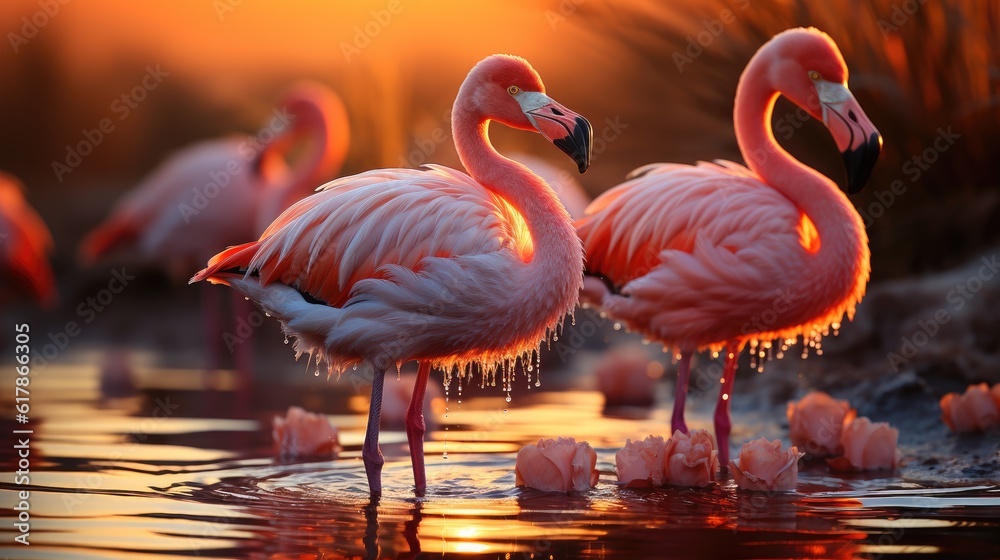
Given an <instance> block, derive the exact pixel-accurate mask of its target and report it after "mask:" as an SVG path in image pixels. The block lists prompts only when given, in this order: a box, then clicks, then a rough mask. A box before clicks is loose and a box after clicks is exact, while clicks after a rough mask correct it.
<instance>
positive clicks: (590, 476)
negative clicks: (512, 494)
mask: <svg viewBox="0 0 1000 560" xmlns="http://www.w3.org/2000/svg"><path fill="white" fill-rule="evenodd" d="M596 466H597V452H595V451H594V448H593V447H591V446H590V444H589V443H587V442H585V441H583V442H580V443H577V442H576V440H575V439H573V438H562V437H561V438H557V439H540V440H538V445H530V444H529V445H526V446H524V447H522V448H521V450H520V451H518V452H517V462H516V465H515V467H514V476H515V481H516V484H517V485H518V486H528V487H530V488H535V489H538V490H545V491H548V492H580V491H584V490H589V489H590V488H593V487H594V486H596V485H597V478H598V472H597V469H596Z"/></svg>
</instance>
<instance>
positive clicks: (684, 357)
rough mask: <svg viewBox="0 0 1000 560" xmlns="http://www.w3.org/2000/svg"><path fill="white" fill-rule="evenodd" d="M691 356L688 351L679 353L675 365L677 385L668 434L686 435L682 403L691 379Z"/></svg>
mask: <svg viewBox="0 0 1000 560" xmlns="http://www.w3.org/2000/svg"><path fill="white" fill-rule="evenodd" d="M691 355H692V352H691V351H690V350H686V351H684V352H681V361H680V363H679V364H678V365H677V385H676V387H674V414H673V416H672V417H671V419H670V433H673V432H676V431H677V430H680V431H681V432H682V433H685V434H686V433H688V428H687V424H685V423H684V402H685V401H686V400H687V392H688V383H689V380H690V378H691Z"/></svg>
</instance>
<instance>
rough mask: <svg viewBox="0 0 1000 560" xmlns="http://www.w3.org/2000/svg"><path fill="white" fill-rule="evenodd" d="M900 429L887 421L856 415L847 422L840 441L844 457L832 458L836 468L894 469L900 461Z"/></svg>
mask: <svg viewBox="0 0 1000 560" xmlns="http://www.w3.org/2000/svg"><path fill="white" fill-rule="evenodd" d="M898 439H899V430H897V429H895V428H892V427H890V426H889V424H887V423H885V422H872V421H871V420H869V419H867V418H856V419H855V420H854V421H852V422H850V423H848V424H845V425H844V431H843V433H842V434H841V438H840V442H841V445H842V446H843V448H844V455H843V457H837V458H836V459H831V460H828V461H827V462H828V463H829V464H830V466H831V467H833V469H834V470H854V471H870V470H879V469H894V468H896V465H897V464H898V463H899V453H898V452H897V450H896V441H897V440H898Z"/></svg>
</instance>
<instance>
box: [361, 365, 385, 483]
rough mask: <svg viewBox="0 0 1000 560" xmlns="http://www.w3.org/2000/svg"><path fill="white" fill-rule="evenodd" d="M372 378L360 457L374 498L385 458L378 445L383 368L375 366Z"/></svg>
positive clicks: (380, 481) (383, 383)
mask: <svg viewBox="0 0 1000 560" xmlns="http://www.w3.org/2000/svg"><path fill="white" fill-rule="evenodd" d="M373 373H374V377H373V378H372V401H371V405H369V407H368V430H367V431H366V432H365V443H364V445H362V446H361V458H362V459H363V460H364V463H365V474H367V475H368V490H369V491H370V492H371V496H372V497H373V498H376V497H378V496H381V495H382V465H384V464H385V459H384V458H383V457H382V450H381V449H379V447H378V431H379V422H380V419H381V416H382V387H383V386H384V385H385V369H382V368H379V367H378V366H375V371H374V372H373Z"/></svg>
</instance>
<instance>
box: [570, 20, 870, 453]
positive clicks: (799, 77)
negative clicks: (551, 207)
mask: <svg viewBox="0 0 1000 560" xmlns="http://www.w3.org/2000/svg"><path fill="white" fill-rule="evenodd" d="M779 95H785V96H786V97H788V98H789V99H790V100H791V101H793V102H794V103H796V104H797V105H799V106H800V107H802V108H803V109H805V110H806V111H808V112H809V114H810V115H812V116H813V117H814V118H816V119H819V120H821V121H822V122H823V123H824V124H825V125H826V126H827V128H828V129H829V130H830V132H831V134H832V135H833V138H834V140H835V141H836V144H837V147H838V148H839V149H840V150H841V151H842V153H843V156H844V160H845V163H846V165H847V172H848V183H847V190H848V192H849V193H854V192H856V191H858V190H860V188H861V187H862V186H863V185H864V183H865V182H866V181H867V179H868V176H869V175H870V173H871V170H872V168H873V167H874V164H875V160H876V159H877V158H878V154H879V151H880V149H881V146H882V138H881V136H880V135H879V133H878V131H877V130H876V129H875V126H874V125H872V123H871V121H870V120H869V119H868V117H867V116H865V113H864V112H863V111H862V110H861V107H860V106H859V105H858V103H857V101H856V100H855V99H854V96H853V95H852V94H851V92H850V90H848V89H847V66H846V64H845V63H844V59H843V57H842V56H841V54H840V51H839V50H838V48H837V46H836V44H835V43H834V42H833V40H832V39H830V37H829V36H827V35H826V34H825V33H822V32H820V31H817V30H815V29H793V30H789V31H785V32H782V33H779V34H778V35H776V36H775V37H774V38H772V39H771V40H770V41H768V42H767V43H766V44H765V45H764V46H762V47H761V48H760V49H759V50H758V51H757V53H756V54H755V55H754V57H753V58H752V59H751V60H750V62H749V63H748V65H747V68H746V70H745V71H744V72H743V74H742V76H741V78H740V82H739V85H738V87H737V89H736V105H735V111H734V115H733V116H734V121H735V125H736V139H737V141H738V143H739V146H740V151H741V152H742V154H743V157H744V159H746V161H747V164H748V165H749V169H748V168H746V167H743V166H741V165H739V164H736V163H732V162H728V161H721V160H720V161H716V163H704V162H703V163H699V164H698V165H696V166H690V165H680V164H653V165H648V166H645V167H642V168H640V169H638V170H636V171H635V172H633V174H632V175H631V178H630V180H628V181H626V182H625V183H622V184H621V185H619V186H617V187H615V188H613V189H611V190H609V191H607V192H606V193H604V194H603V195H601V196H600V197H598V198H597V199H596V200H595V201H594V202H593V203H592V204H591V205H590V206H589V207H588V208H587V216H586V217H585V218H583V219H582V220H580V221H579V222H577V228H578V232H579V234H580V237H581V238H582V239H583V242H584V249H585V252H586V255H587V271H588V273H589V274H590V276H588V277H587V278H586V279H585V288H584V292H583V294H582V296H581V298H582V299H583V301H584V302H585V303H589V304H593V305H595V306H598V307H600V308H601V309H602V310H603V311H605V312H607V313H608V314H609V315H611V316H612V317H614V318H616V319H618V320H620V321H622V322H624V323H625V324H626V325H627V326H628V327H629V328H630V329H632V330H636V331H639V332H641V333H642V334H643V335H645V336H646V337H648V338H650V339H655V340H659V341H661V342H663V343H664V345H665V346H668V347H672V348H674V349H676V350H679V352H680V364H679V368H678V380H677V386H676V390H675V403H674V411H673V417H672V430H678V429H679V430H681V431H682V432H685V433H686V432H687V426H686V425H685V423H684V401H685V397H686V393H687V387H688V377H689V375H690V362H691V355H692V352H694V351H697V350H704V349H711V350H714V351H718V350H720V349H723V348H724V349H725V353H726V357H725V367H724V370H723V371H724V373H723V378H722V389H721V391H720V393H719V399H718V404H717V406H716V412H715V419H714V420H715V431H716V438H717V439H718V442H719V453H720V456H721V462H722V463H723V464H726V463H728V460H729V432H730V428H731V419H730V413H729V398H730V396H731V394H732V388H733V380H734V378H735V375H736V365H737V355H738V354H739V352H740V351H741V350H742V348H743V346H744V345H745V344H747V343H749V344H750V347H751V351H752V352H753V353H754V354H755V357H759V358H760V359H763V358H764V356H766V351H768V350H769V349H770V348H771V346H772V342H771V341H772V340H778V341H780V342H779V345H780V348H781V349H784V348H785V347H786V346H787V344H790V343H792V342H794V339H795V338H796V337H798V336H800V335H801V336H802V337H803V338H804V343H805V341H808V342H809V344H810V345H812V346H818V345H819V340H820V338H821V337H822V335H823V334H825V333H826V332H827V330H828V329H830V328H832V329H833V330H834V331H836V329H837V328H838V327H839V322H840V321H841V320H842V318H843V316H844V315H845V314H846V315H847V316H848V317H852V316H853V314H854V308H855V305H856V304H857V303H858V302H859V301H860V300H861V298H862V296H863V295H864V293H865V285H866V284H867V281H868V275H869V270H870V267H869V251H868V237H867V235H866V233H865V228H864V224H863V223H862V220H861V218H860V217H859V215H858V213H857V212H856V211H855V209H854V207H853V206H852V205H851V203H850V201H849V200H848V199H847V197H846V196H845V195H844V194H843V193H841V192H840V191H839V190H838V189H837V187H836V185H835V184H834V183H833V181H831V180H829V179H827V178H826V177H824V176H823V175H821V174H819V173H818V172H816V171H815V170H813V169H811V168H809V167H807V166H805V165H803V164H802V163H800V162H798V161H796V160H795V159H794V158H792V156H791V155H789V154H788V153H787V152H786V151H785V150H784V149H783V148H781V146H780V145H778V143H777V142H776V141H775V138H774V136H773V134H772V132H771V113H772V111H773V109H774V103H775V101H776V100H777V98H778V96H779Z"/></svg>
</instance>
